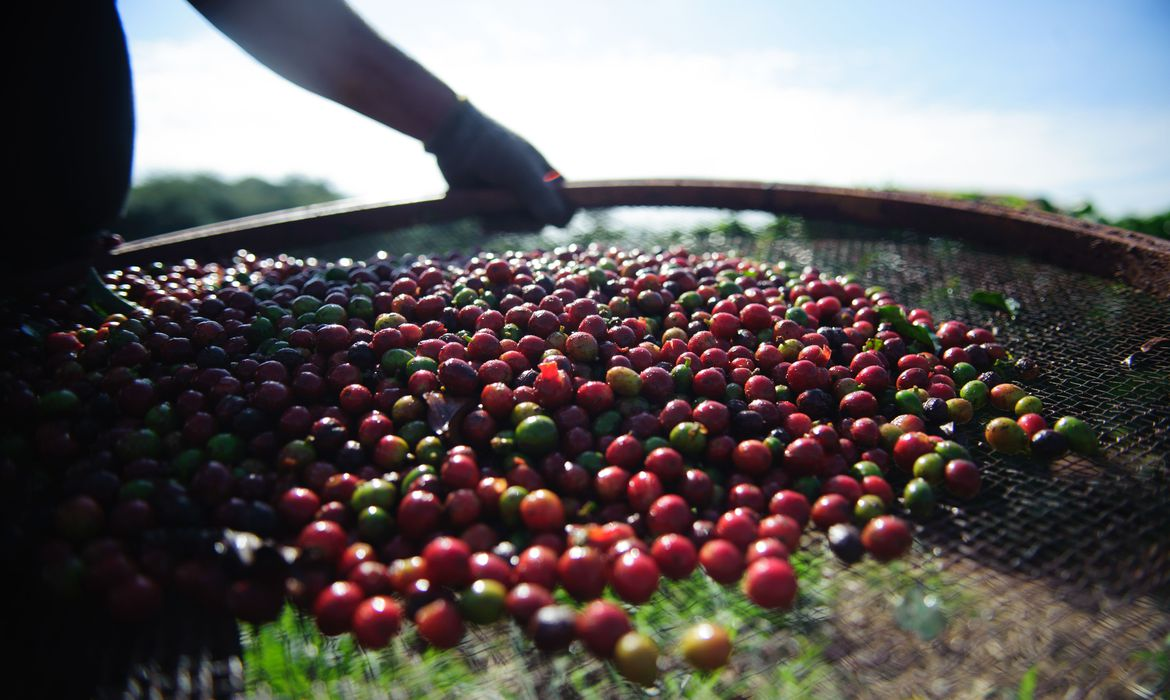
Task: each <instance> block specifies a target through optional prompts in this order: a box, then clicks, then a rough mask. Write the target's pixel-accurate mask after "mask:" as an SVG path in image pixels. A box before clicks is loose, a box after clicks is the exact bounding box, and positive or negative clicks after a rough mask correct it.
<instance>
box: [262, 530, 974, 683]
mask: <svg viewBox="0 0 1170 700" xmlns="http://www.w3.org/2000/svg"><path fill="white" fill-rule="evenodd" d="M792 563H793V566H794V568H795V569H796V571H797V576H798V579H799V582H800V593H799V596H798V598H797V603H796V605H795V606H794V608H793V609H792V610H790V611H786V612H779V611H766V610H761V609H760V608H758V607H756V606H755V605H753V604H752V603H751V602H750V601H748V600H747V598H746V597H745V596H744V595H743V594H742V593H741V592H740V590H739V589H738V587H725V586H721V585H719V584H717V583H715V582H714V581H712V580H711V579H709V578H707V577H706V576H705V575H703V574H702V573H700V572H696V573H695V574H693V575H692V576H691V577H689V578H687V579H684V580H681V581H668V580H665V579H664V580H663V584H662V586H661V588H660V589H659V593H658V594H656V595H655V596H654V598H653V599H652V600H651V601H650V602H649V603H647V604H645V605H641V606H637V607H629V606H627V608H626V609H627V611H628V612H629V613H630V616H631V621H632V622H633V625H634V627H635V629H637V630H639V631H641V632H643V633H645V634H648V635H649V636H650V637H651V638H653V639H654V641H655V642H656V643H657V644H658V646H659V649H660V650H661V655H660V658H659V669H660V671H661V673H660V677H659V682H658V684H657V686H655V687H654V688H651V689H642V688H639V687H637V686H634V685H632V684H630V683H629V682H628V681H626V680H625V679H624V678H622V677H621V676H620V675H619V674H618V672H617V671H616V669H615V667H614V666H613V665H612V664H609V663H606V662H602V661H600V660H598V659H595V658H593V657H591V656H590V655H589V654H588V653H587V652H585V651H584V650H583V649H580V648H579V647H577V646H574V647H573V648H572V649H571V650H570V652H569V653H567V654H561V655H554V656H548V655H545V654H542V653H540V652H538V651H536V650H535V649H534V648H533V647H532V645H531V643H530V642H529V641H528V640H527V639H526V638H525V636H524V635H523V633H522V632H521V631H520V629H519V628H518V627H517V626H516V625H514V624H512V623H511V622H498V623H495V624H492V625H485V626H472V627H469V630H468V634H467V636H466V637H465V638H464V641H463V642H462V643H461V644H460V645H459V646H458V647H457V648H455V649H451V650H447V651H441V650H436V649H431V648H428V647H426V645H425V644H424V643H422V641H421V640H420V639H419V638H418V637H417V635H416V634H415V632H414V630H413V627H412V626H409V625H408V626H407V627H406V628H405V629H404V630H403V633H402V634H400V635H399V637H398V638H396V639H395V640H394V641H393V643H392V644H391V645H390V646H389V647H388V648H386V649H383V650H379V651H376V652H367V651H365V650H362V649H361V648H359V647H358V646H356V645H355V644H354V642H353V641H352V639H351V638H350V637H349V636H348V635H343V636H341V637H336V638H326V637H323V636H322V635H321V634H320V633H319V632H318V631H317V629H316V627H315V625H314V624H313V623H312V621H311V620H309V619H308V618H306V617H304V616H303V615H301V614H300V613H298V612H296V611H295V610H293V609H292V608H288V609H286V610H285V612H284V614H283V615H282V617H281V618H280V619H279V620H278V621H276V622H274V623H272V624H269V625H265V626H263V627H260V628H258V629H249V630H245V632H244V636H243V637H244V638H243V641H244V668H245V673H246V689H247V691H248V692H249V693H251V694H256V695H259V696H273V697H280V698H302V697H334V698H373V697H387V696H388V697H392V698H398V697H402V698H416V697H459V698H500V697H502V698H512V697H520V698H537V697H579V698H612V697H652V696H657V697H671V698H673V697H686V698H714V697H720V698H723V697H763V696H770V697H786V698H787V697H792V698H822V697H824V698H831V697H840V696H841V695H842V694H843V690H842V689H843V688H844V687H848V686H850V685H851V683H850V679H849V678H847V677H846V676H844V675H843V673H844V671H843V669H841V668H839V667H838V666H837V665H835V664H833V663H832V660H831V658H830V655H829V653H828V652H829V651H830V649H831V646H832V644H833V627H832V619H833V618H834V616H835V615H836V614H837V612H838V610H839V609H840V608H841V606H844V605H850V604H854V603H858V602H864V603H865V604H866V605H873V604H874V602H875V601H876V607H874V609H873V610H872V614H874V615H878V616H884V619H887V620H889V621H890V625H889V626H890V628H891V629H892V630H894V631H897V630H896V629H895V628H894V622H893V619H894V617H895V611H896V610H897V607H898V605H900V604H903V603H904V601H905V600H906V597H907V596H908V595H911V596H912V595H922V594H925V595H931V596H934V597H935V598H936V599H937V600H939V601H941V610H942V614H943V615H944V618H949V617H951V616H953V615H956V614H959V613H958V612H957V611H959V610H968V611H970V610H974V609H975V606H974V605H972V604H971V601H970V600H969V599H968V598H965V597H964V594H963V593H962V592H961V588H960V587H959V586H958V585H957V584H956V583H954V582H952V581H950V580H949V578H948V577H947V575H946V574H945V572H940V571H935V570H931V569H922V568H918V567H916V566H914V565H911V564H906V563H904V562H894V563H893V564H877V563H875V562H865V563H862V564H859V565H856V566H854V567H852V568H850V569H849V570H844V569H842V567H841V565H840V564H839V563H837V562H836V561H835V560H833V559H832V558H831V557H830V556H829V555H828V554H827V553H826V552H825V551H824V550H823V549H822V547H821V544H820V542H819V541H818V542H814V543H813V546H812V547H810V548H807V549H805V550H801V551H800V552H797V553H796V554H795V555H793V557H792ZM607 595H608V593H607ZM557 598H558V601H559V602H562V603H565V604H569V605H573V606H575V607H581V604H579V603H577V602H575V601H573V600H572V599H571V598H569V597H568V596H567V595H566V594H565V593H564V592H563V591H558V592H557ZM611 599H612V598H611ZM702 620H708V621H713V622H715V623H717V624H719V625H722V626H723V627H724V628H726V629H727V630H728V632H729V633H730V634H731V635H732V639H733V645H734V651H733V654H732V659H731V663H730V665H729V666H728V667H726V668H724V669H722V670H720V671H717V672H713V673H703V672H696V671H695V670H693V669H692V668H690V667H689V666H687V665H686V663H685V661H683V659H682V658H681V656H680V655H679V654H678V653H677V651H676V648H675V647H676V644H677V641H678V639H679V637H680V636H681V634H682V633H683V631H685V630H686V629H687V628H688V627H690V626H691V625H693V624H695V623H696V622H698V621H702Z"/></svg>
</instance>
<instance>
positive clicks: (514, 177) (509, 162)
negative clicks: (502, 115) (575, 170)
mask: <svg viewBox="0 0 1170 700" xmlns="http://www.w3.org/2000/svg"><path fill="white" fill-rule="evenodd" d="M425 146H426V149H427V152H429V153H433V154H434V155H435V158H436V159H437V160H438V162H439V170H440V171H442V173H443V177H444V178H446V180H447V184H448V185H449V186H450V188H451V189H452V190H460V189H476V188H483V187H501V188H504V189H507V190H510V191H511V192H513V193H515V195H516V196H517V197H518V198H519V199H520V202H521V203H522V204H523V205H524V207H525V208H526V209H527V210H528V212H529V213H530V214H531V215H532V216H534V217H535V218H536V219H537V220H538V221H539V222H540V223H542V224H554V225H556V226H564V225H565V224H567V223H568V222H569V219H570V218H572V216H573V209H574V208H573V206H572V205H571V204H570V203H569V202H568V200H566V199H565V197H564V194H563V193H562V191H561V187H562V185H563V184H564V180H563V179H562V178H561V176H560V174H559V173H557V171H556V170H554V169H553V168H552V166H550V165H549V164H548V161H546V160H545V159H544V156H542V155H540V153H539V152H538V151H537V150H536V149H535V148H533V146H532V144H530V143H528V142H527V141H525V140H524V139H523V138H521V137H520V136H518V135H516V134H514V133H512V132H511V131H509V130H508V129H506V128H504V127H503V126H501V125H500V124H499V123H497V122H496V121H495V120H493V119H491V118H490V117H488V116H486V115H484V114H483V113H482V112H480V111H479V110H478V109H476V108H475V106H474V105H472V104H471V103H470V102H468V101H467V100H465V99H460V100H459V104H458V105H457V106H456V107H455V108H454V109H452V110H451V113H450V114H449V115H447V117H445V118H444V120H443V122H442V123H441V124H440V125H439V127H438V128H437V129H436V130H435V133H434V135H433V136H431V138H429V139H427V141H426V143H425Z"/></svg>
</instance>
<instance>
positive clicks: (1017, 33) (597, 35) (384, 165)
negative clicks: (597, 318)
mask: <svg viewBox="0 0 1170 700" xmlns="http://www.w3.org/2000/svg"><path fill="white" fill-rule="evenodd" d="M351 4H352V5H353V6H354V8H355V9H356V10H357V11H358V13H359V14H361V15H362V16H363V17H364V18H365V19H366V20H367V21H368V22H369V23H370V24H371V25H372V26H373V27H374V28H375V29H376V30H377V31H378V32H379V33H381V34H382V35H383V36H385V37H386V38H387V39H389V40H390V41H392V42H394V43H395V44H396V45H398V46H399V47H400V48H402V49H403V50H404V51H405V52H406V53H408V54H410V55H411V56H413V57H414V58H416V59H417V60H419V61H420V62H421V63H422V64H424V65H425V66H427V67H428V68H429V69H430V70H431V71H432V72H433V73H435V74H436V75H438V76H439V77H440V78H442V79H443V80H445V81H446V82H447V83H448V84H449V85H451V86H452V88H454V89H455V91H456V92H459V93H460V94H464V95H467V96H468V97H469V98H470V99H471V100H472V101H473V102H475V103H476V104H477V105H478V106H479V107H480V108H481V109H482V110H483V111H485V112H486V113H488V114H490V115H491V116H493V117H494V118H496V119H497V120H499V121H500V122H502V123H504V124H506V125H507V126H509V127H510V128H512V129H513V130H515V131H516V132H518V133H520V134H522V135H523V136H525V137H526V138H527V139H528V140H529V141H531V142H532V143H533V144H534V145H536V146H537V148H539V149H540V150H541V152H542V153H544V155H545V156H546V157H547V158H548V160H549V161H550V162H551V163H552V164H553V165H554V166H555V167H556V168H557V169H558V170H560V171H561V172H562V173H563V174H564V175H565V176H566V178H568V179H570V180H594V179H619V178H641V177H698V178H717V179H738V180H766V181H775V182H788V183H804V184H821V185H834V186H847V187H849V186H858V187H901V188H908V189H923V190H964V191H971V190H978V191H985V192H993V193H1003V194H1020V195H1024V196H1045V197H1049V198H1050V199H1053V200H1054V201H1056V202H1057V203H1061V204H1066V205H1071V204H1075V203H1079V202H1082V201H1085V200H1091V201H1093V202H1094V203H1095V204H1096V205H1097V207H1098V209H1100V210H1102V211H1104V212H1105V213H1107V214H1109V215H1112V216H1119V215H1124V214H1150V213H1154V212H1157V211H1164V210H1166V209H1167V208H1170V41H1167V40H1166V37H1167V36H1170V3H1167V2H1165V1H1164V0H1117V1H1115V2H1108V3H1102V2H1081V1H1079V0H1070V1H1066V2H1058V1H1047V0H1045V1H1038V2H1029V3H1018V2H1003V1H1000V0H985V1H984V2H979V3H960V2H937V1H935V2H924V1H918V0H907V1H904V2H898V3H873V2H863V1H862V0H842V1H840V2H833V3H813V2H780V1H776V0H772V1H769V0H738V1H731V2H715V1H709V2H700V1H698V0H673V1H669V2H668V1H665V0H644V1H642V2H629V1H628V0H593V1H591V2H587V3H568V2H552V1H550V0H544V1H543V2H535V1H528V0H496V1H495V2H476V1H475V0H446V1H440V2H428V3H419V2H413V3H403V2H391V1H387V0H380V1H378V0H352V1H351ZM118 7H119V11H120V13H121V16H122V20H123V24H124V27H125V30H126V34H127V39H128V42H129V47H130V54H131V62H132V66H133V72H134V84H135V100H136V105H135V108H136V118H137V140H136V144H135V170H134V177H135V179H136V180H141V179H143V178H145V177H148V176H150V175H152V174H156V173H174V172H190V171H200V172H212V173H217V174H219V175H221V176H224V177H230V178H236V177H243V176H249V175H256V176H260V177H265V178H281V177H284V176H286V175H291V174H297V175H303V176H307V177H312V178H319V179H324V180H327V181H328V182H329V183H330V184H332V185H333V187H334V188H335V189H337V190H338V191H340V192H342V193H344V194H345V195H347V196H354V197H361V198H365V199H377V200H406V199H412V198H419V197H427V196H433V195H437V194H441V193H442V192H443V191H444V190H445V189H446V186H445V184H444V182H443V179H442V176H441V175H440V173H439V171H438V168H437V167H436V166H435V163H434V159H433V158H432V157H431V156H430V155H429V154H427V153H426V152H425V151H424V150H423V148H422V146H421V145H420V144H419V143H418V142H416V141H414V140H413V139H411V138H409V137H406V136H403V135H401V134H398V133H397V132H394V131H392V130H390V129H388V128H386V127H384V126H382V125H380V124H377V123H376V122H373V121H372V120H369V119H367V118H365V117H363V116H361V115H358V114H355V113H353V112H351V111H349V110H348V109H346V108H344V107H341V106H339V105H336V104H334V103H332V102H329V101H328V100H325V99H323V98H320V97H317V96H315V95H312V94H311V93H308V92H306V91H304V90H302V89H301V88H298V87H296V86H294V85H292V84H291V83H288V82H286V81H284V80H283V79H282V78H280V77H278V76H276V75H275V74H274V73H272V72H271V71H269V70H268V69H267V68H265V67H264V66H263V65H261V64H260V63H258V62H257V61H255V60H254V59H252V58H251V57H250V56H248V55H247V54H246V53H244V52H243V51H242V50H241V49H239V48H238V47H237V46H236V45H235V44H234V43H232V42H231V41H230V40H229V39H227V38H225V37H224V36H223V35H222V34H220V33H219V32H218V31H217V30H216V29H215V28H214V27H212V26H211V25H210V24H209V23H207V22H206V21H205V20H204V19H203V18H202V17H201V16H200V15H199V14H198V13H196V12H195V11H194V10H193V9H192V8H191V7H190V6H189V5H188V4H187V3H186V2H184V1H183V0H120V2H119V3H118Z"/></svg>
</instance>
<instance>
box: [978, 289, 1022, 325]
mask: <svg viewBox="0 0 1170 700" xmlns="http://www.w3.org/2000/svg"><path fill="white" fill-rule="evenodd" d="M971 301H972V302H974V303H976V304H978V305H980V306H984V307H987V308H989V309H995V310H996V311H1006V312H1007V314H1008V315H1009V316H1011V317H1012V318H1015V317H1016V315H1017V314H1019V313H1020V302H1018V301H1016V300H1015V299H1013V298H1011V297H1005V296H1004V295H1003V294H1001V293H999V292H989V291H987V290H985V289H980V290H977V291H975V292H974V293H973V294H972V295H971Z"/></svg>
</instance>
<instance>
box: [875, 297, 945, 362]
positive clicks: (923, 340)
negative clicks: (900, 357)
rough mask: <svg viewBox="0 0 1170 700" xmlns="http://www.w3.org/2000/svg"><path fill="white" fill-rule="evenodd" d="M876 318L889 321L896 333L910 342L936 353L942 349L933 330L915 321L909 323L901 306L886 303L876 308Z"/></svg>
mask: <svg viewBox="0 0 1170 700" xmlns="http://www.w3.org/2000/svg"><path fill="white" fill-rule="evenodd" d="M877 312H878V318H880V319H881V320H882V321H885V322H886V323H889V324H890V325H892V326H893V327H894V330H895V331H897V333H898V335H900V336H902V337H903V338H905V339H906V340H908V341H910V342H914V343H917V344H918V345H921V346H922V348H923V349H924V350H927V351H929V352H933V353H938V352H940V351H941V350H942V345H941V344H940V343H939V342H938V337H937V336H935V334H934V332H933V331H931V330H930V329H929V328H927V327H926V326H920V325H918V324H916V323H911V322H910V321H909V320H908V319H907V318H906V314H905V312H903V311H902V307H900V306H897V305H895V304H887V305H885V306H879V307H878V308H877Z"/></svg>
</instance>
